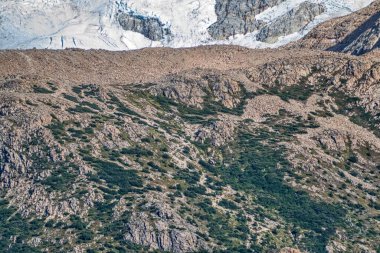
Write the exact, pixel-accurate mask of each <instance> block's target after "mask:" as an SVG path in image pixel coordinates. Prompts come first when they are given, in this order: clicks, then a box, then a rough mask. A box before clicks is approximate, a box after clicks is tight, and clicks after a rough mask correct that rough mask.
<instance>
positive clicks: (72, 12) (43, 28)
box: [0, 0, 373, 50]
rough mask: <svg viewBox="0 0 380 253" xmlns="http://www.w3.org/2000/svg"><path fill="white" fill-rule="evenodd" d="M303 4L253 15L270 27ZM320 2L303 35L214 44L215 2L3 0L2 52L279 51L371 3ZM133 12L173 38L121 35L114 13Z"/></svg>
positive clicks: (290, 2)
mask: <svg viewBox="0 0 380 253" xmlns="http://www.w3.org/2000/svg"><path fill="white" fill-rule="evenodd" d="M302 2H305V0H287V1H285V2H283V3H281V4H280V5H278V6H275V7H273V8H269V9H267V10H265V11H264V12H262V13H260V14H259V15H257V16H256V19H257V20H261V21H264V22H268V23H270V22H272V21H273V20H275V19H276V18H277V17H279V16H281V15H284V14H285V13H286V12H288V11H289V10H291V9H293V8H296V7H297V6H298V5H299V4H301V3H302ZM309 2H314V3H324V4H325V6H326V8H327V12H325V13H323V14H322V15H320V16H318V17H316V19H315V20H314V21H312V22H311V23H310V24H309V25H308V26H306V27H305V28H304V29H302V30H301V31H299V32H297V33H295V34H291V35H288V36H285V37H281V38H280V39H279V40H278V41H277V42H276V43H274V44H266V43H262V42H258V41H256V39H255V34H256V32H253V33H249V34H245V35H243V34H241V35H236V36H234V37H231V38H229V39H228V40H222V41H215V40H214V39H213V38H211V36H210V35H209V33H208V31H207V28H208V27H209V26H210V25H212V24H213V23H215V22H216V20H217V16H216V14H215V10H214V9H215V0H117V1H116V0H2V1H1V2H0V49H27V48H50V49H64V48H83V49H107V50H131V49H138V48H143V47H161V46H168V47H190V46H197V45H208V44H234V45H242V46H247V47H254V48H263V47H277V46H280V45H284V44H286V43H288V42H291V41H294V40H297V39H299V38H301V37H302V36H304V35H305V34H306V33H307V32H309V31H310V30H311V29H312V28H314V27H315V26H316V25H318V24H319V23H321V22H324V21H326V20H328V19H331V18H334V17H338V16H342V15H346V14H349V13H351V12H353V11H356V10H358V9H361V8H364V7H366V6H368V5H369V4H370V3H371V2H373V0H309ZM129 10H133V11H134V12H136V13H138V14H140V15H143V16H144V15H146V16H150V17H157V18H159V19H160V21H161V22H162V23H164V24H165V25H166V26H167V27H169V28H170V30H171V33H172V34H171V37H170V39H167V40H162V41H151V40H149V39H148V38H146V37H144V36H143V35H142V34H139V33H136V32H132V31H125V30H123V29H122V27H121V26H120V24H119V23H118V21H117V19H116V18H115V17H116V14H117V13H118V12H126V11H129Z"/></svg>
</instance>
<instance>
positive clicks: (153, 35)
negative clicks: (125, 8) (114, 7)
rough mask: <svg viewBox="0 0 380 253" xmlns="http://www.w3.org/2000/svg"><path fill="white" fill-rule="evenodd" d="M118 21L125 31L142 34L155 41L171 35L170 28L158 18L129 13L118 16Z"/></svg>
mask: <svg viewBox="0 0 380 253" xmlns="http://www.w3.org/2000/svg"><path fill="white" fill-rule="evenodd" d="M117 19H118V21H119V23H120V25H121V27H122V28H123V29H124V30H126V31H133V32H137V33H141V34H142V35H144V36H145V37H146V38H148V39H150V40H153V41H159V40H163V39H165V38H167V36H169V35H170V30H169V28H167V27H166V25H165V24H163V23H162V22H161V21H160V20H159V19H158V18H156V17H147V16H142V15H138V14H135V13H133V12H129V13H120V14H118V18H117Z"/></svg>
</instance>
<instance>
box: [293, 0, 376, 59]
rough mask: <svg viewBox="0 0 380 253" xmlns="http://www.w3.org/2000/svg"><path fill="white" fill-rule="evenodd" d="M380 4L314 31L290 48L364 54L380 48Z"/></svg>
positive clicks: (372, 5)
mask: <svg viewBox="0 0 380 253" xmlns="http://www.w3.org/2000/svg"><path fill="white" fill-rule="evenodd" d="M379 10H380V2H379V1H375V2H374V3H372V4H371V5H370V6H368V7H367V8H364V9H362V10H360V11H358V12H355V13H352V14H350V15H347V16H344V17H341V18H336V19H333V20H330V21H328V22H325V23H323V24H321V25H319V26H317V27H316V28H314V29H313V30H312V31H311V32H310V33H309V34H308V35H307V36H305V37H304V38H303V39H302V40H300V41H299V42H295V43H292V44H291V45H288V46H287V47H289V48H313V49H323V50H330V51H335V52H343V53H349V54H353V55H361V54H365V53H367V52H370V51H372V50H374V49H376V48H379V46H380V45H379V39H380V38H379V22H380V21H379V20H380V16H379Z"/></svg>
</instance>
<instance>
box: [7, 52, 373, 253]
mask: <svg viewBox="0 0 380 253" xmlns="http://www.w3.org/2000/svg"><path fill="white" fill-rule="evenodd" d="M0 65H1V66H2V67H1V68H0V194H1V195H0V196H1V199H0V212H1V215H0V220H1V223H0V238H1V240H0V249H8V250H9V251H11V252H22V251H24V252H45V251H48V252H94V251H95V252H148V251H155V252H161V251H170V252H211V251H212V252H376V250H378V248H377V247H378V241H379V239H380V231H379V217H380V203H379V199H378V196H379V185H380V174H379V166H380V154H379V152H378V151H379V150H380V128H379V127H380V118H379V115H380V107H379V103H378V101H379V98H380V83H379V80H380V62H379V61H378V58H375V57H374V58H372V57H371V56H368V57H353V56H349V55H343V54H336V53H331V52H313V51H310V50H306V51H302V50H298V51H297V53H294V52H291V51H287V50H263V51H260V50H249V49H246V48H240V47H228V46H219V47H199V48H193V49H166V48H160V49H145V50H139V51H131V52H118V53H116V52H106V51H81V50H62V51H46V50H45V51H39V50H29V51H3V52H0Z"/></svg>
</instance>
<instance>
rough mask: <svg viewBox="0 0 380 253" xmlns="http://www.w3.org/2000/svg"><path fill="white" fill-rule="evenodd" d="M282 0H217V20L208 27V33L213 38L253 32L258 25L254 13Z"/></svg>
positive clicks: (224, 37)
mask: <svg viewBox="0 0 380 253" xmlns="http://www.w3.org/2000/svg"><path fill="white" fill-rule="evenodd" d="M283 1H284V0H228V1H225V0H217V1H216V5H215V12H216V15H217V16H218V20H217V22H216V23H214V24H212V25H211V26H210V27H209V33H210V35H211V36H212V37H213V38H215V39H226V38H228V37H229V36H231V35H235V34H246V33H249V32H253V31H254V30H257V28H258V27H259V26H260V22H257V21H256V19H255V15H257V14H259V13H260V12H262V11H264V10H265V9H267V8H270V7H273V6H275V5H277V4H279V3H281V2H283Z"/></svg>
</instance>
